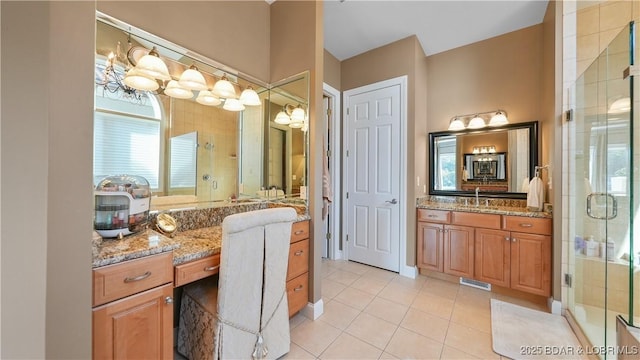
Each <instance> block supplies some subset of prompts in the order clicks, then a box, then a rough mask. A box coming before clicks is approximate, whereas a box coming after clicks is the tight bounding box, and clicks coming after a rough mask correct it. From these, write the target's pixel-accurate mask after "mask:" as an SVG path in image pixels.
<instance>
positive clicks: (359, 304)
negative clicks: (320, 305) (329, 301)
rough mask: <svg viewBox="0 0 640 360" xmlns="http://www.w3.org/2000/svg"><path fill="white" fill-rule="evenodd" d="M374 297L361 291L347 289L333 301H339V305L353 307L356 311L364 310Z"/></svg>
mask: <svg viewBox="0 0 640 360" xmlns="http://www.w3.org/2000/svg"><path fill="white" fill-rule="evenodd" d="M374 297H375V296H374V295H371V294H369V293H366V292H364V291H362V290H358V289H354V288H351V287H349V288H346V289H344V290H343V291H342V292H341V293H340V294H338V295H336V297H334V298H333V300H334V301H340V302H341V303H343V304H346V305H349V306H351V307H354V308H356V309H358V310H364V309H365V308H366V307H367V305H369V303H370V302H371V300H373V298H374Z"/></svg>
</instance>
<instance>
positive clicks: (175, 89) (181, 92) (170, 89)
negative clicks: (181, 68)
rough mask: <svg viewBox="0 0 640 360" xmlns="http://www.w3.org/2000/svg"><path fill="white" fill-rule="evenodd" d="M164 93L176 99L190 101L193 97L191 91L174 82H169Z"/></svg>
mask: <svg viewBox="0 0 640 360" xmlns="http://www.w3.org/2000/svg"><path fill="white" fill-rule="evenodd" d="M164 93H165V94H166V95H168V96H171V97H173V98H176V99H191V98H192V97H193V92H192V91H191V90H189V89H185V88H183V87H182V86H180V84H179V83H178V82H177V81H175V80H171V81H169V83H168V84H167V87H166V88H165V89H164Z"/></svg>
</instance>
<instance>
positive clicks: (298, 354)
mask: <svg viewBox="0 0 640 360" xmlns="http://www.w3.org/2000/svg"><path fill="white" fill-rule="evenodd" d="M315 358H316V357H315V356H313V355H312V354H311V353H309V352H308V351H305V350H304V349H303V348H301V347H300V346H298V345H296V344H294V343H291V349H290V350H289V353H288V354H286V355H285V356H284V357H282V359H287V360H298V359H299V360H306V359H315Z"/></svg>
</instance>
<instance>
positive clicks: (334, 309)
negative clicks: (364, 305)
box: [318, 301, 360, 330]
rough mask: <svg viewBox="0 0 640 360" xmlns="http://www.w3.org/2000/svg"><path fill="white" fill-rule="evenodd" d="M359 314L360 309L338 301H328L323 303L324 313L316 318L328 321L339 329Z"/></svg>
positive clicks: (343, 327)
mask: <svg viewBox="0 0 640 360" xmlns="http://www.w3.org/2000/svg"><path fill="white" fill-rule="evenodd" d="M359 314H360V310H358V309H354V308H352V307H351V306H348V305H345V304H343V303H341V302H339V301H330V302H328V303H326V304H325V305H324V313H323V314H322V315H320V317H319V318H318V320H322V321H324V322H327V323H329V324H330V325H333V326H335V327H337V328H338V329H340V330H344V329H346V328H347V326H349V324H351V322H352V321H353V319H355V318H356V317H357V316H358V315H359Z"/></svg>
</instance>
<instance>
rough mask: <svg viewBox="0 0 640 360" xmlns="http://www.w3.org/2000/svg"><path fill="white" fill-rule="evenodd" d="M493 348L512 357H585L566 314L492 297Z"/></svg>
mask: <svg viewBox="0 0 640 360" xmlns="http://www.w3.org/2000/svg"><path fill="white" fill-rule="evenodd" d="M491 335H492V337H493V351H495V352H496V353H498V354H500V355H503V356H506V357H509V358H511V359H535V360H539V359H554V360H555V359H586V358H587V357H586V356H583V352H584V351H585V350H584V348H583V347H582V346H581V345H580V343H579V342H578V339H577V338H576V335H575V334H574V333H573V330H571V327H569V323H568V322H567V320H566V319H565V318H564V316H560V315H553V314H549V313H546V312H542V311H538V310H532V309H529V308H526V307H522V306H518V305H514V304H511V303H507V302H504V301H500V300H495V299H491Z"/></svg>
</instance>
